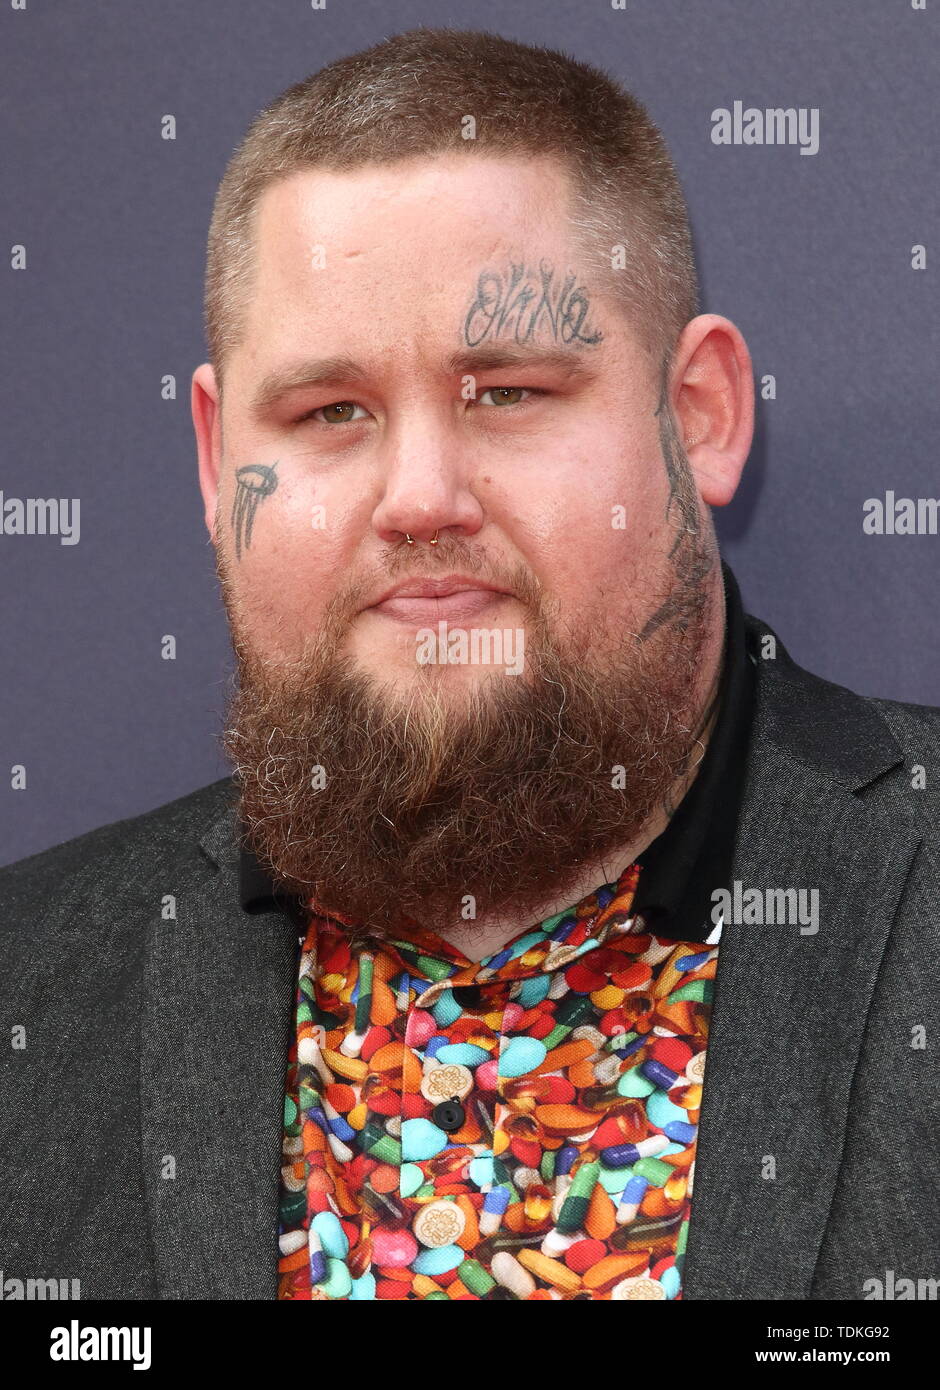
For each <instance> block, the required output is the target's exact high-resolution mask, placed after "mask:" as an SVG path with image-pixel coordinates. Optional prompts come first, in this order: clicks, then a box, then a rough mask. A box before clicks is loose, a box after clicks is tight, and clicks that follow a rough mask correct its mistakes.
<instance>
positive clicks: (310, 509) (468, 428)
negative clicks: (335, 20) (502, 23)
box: [220, 159, 669, 690]
mask: <svg viewBox="0 0 940 1390" xmlns="http://www.w3.org/2000/svg"><path fill="white" fill-rule="evenodd" d="M566 196H567V195H566V181H565V178H564V175H563V173H562V172H561V171H560V170H559V169H558V168H557V166H556V165H554V164H553V163H550V162H544V163H537V162H526V163H523V162H520V161H516V160H506V161H496V160H492V159H460V160H453V159H449V160H443V159H442V160H439V161H433V162H430V163H415V164H414V165H413V166H408V165H402V166H399V167H396V168H389V167H375V168H370V169H368V170H364V171H358V172H355V173H350V174H329V173H305V174H300V175H295V176H293V177H291V178H290V179H288V180H287V181H285V182H283V183H281V184H279V185H277V186H275V187H274V188H272V189H270V190H269V191H268V193H267V194H266V196H265V197H264V199H263V201H262V204H261V208H260V214H259V221H258V231H257V244H258V274H257V282H256V284H255V286H254V289H253V293H252V296H251V300H250V308H249V311H248V318H247V325H246V332H245V338H244V343H243V345H242V346H241V347H240V349H239V350H238V351H236V352H235V353H234V355H233V357H232V360H231V363H230V366H229V370H228V376H227V379H226V389H225V403H224V411H223V431H224V444H225V466H224V471H223V475H222V484H221V490H220V493H221V495H220V502H221V508H222V519H223V522H225V521H228V520H229V518H230V517H231V515H232V512H233V507H235V508H239V507H240V508H241V510H242V511H243V512H244V515H243V517H242V519H241V528H240V532H241V534H240V538H239V537H237V536H236V535H234V534H232V533H231V530H230V529H229V528H226V526H225V525H223V527H222V534H221V542H222V544H223V546H224V547H225V549H226V552H227V554H228V556H229V560H230V562H231V563H230V573H231V576H232V583H233V586H234V593H235V596H236V597H237V600H238V602H239V605H240V608H241V612H242V617H243V621H244V623H245V625H246V632H247V633H248V635H249V636H250V640H251V642H252V644H253V646H254V647H255V648H256V650H257V651H258V652H265V653H268V654H270V655H272V656H281V657H283V656H290V655H292V654H296V652H297V651H298V649H299V647H300V645H301V643H302V642H303V640H304V638H305V637H306V636H307V635H308V634H309V633H310V632H311V631H313V630H315V629H316V628H317V627H318V625H319V624H320V622H321V621H322V619H323V617H324V614H325V612H326V610H327V607H328V606H329V605H330V604H331V602H333V601H335V600H337V599H339V598H341V597H342V596H343V595H344V594H345V593H347V592H349V591H350V590H351V589H352V588H354V587H355V589H356V591H357V592H356V595H355V597H353V596H352V594H350V602H349V603H348V604H347V605H345V607H344V615H345V617H346V618H347V620H348V621H347V626H346V630H345V632H344V634H343V637H342V642H341V649H342V650H343V651H344V652H346V653H348V654H350V655H352V656H353V657H354V658H355V662H356V665H357V667H358V668H359V669H360V670H363V671H367V672H369V673H371V674H373V675H376V676H381V677H382V678H383V679H385V680H388V681H390V682H393V683H394V684H395V686H396V687H397V688H398V689H399V690H405V689H408V688H409V687H411V686H412V685H413V684H414V681H415V675H416V661H415V646H416V641H415V630H416V627H417V626H424V627H427V626H435V627H436V624H437V621H438V620H439V619H441V618H443V619H446V620H447V621H448V622H449V623H450V624H451V625H453V624H455V623H462V624H463V625H464V626H469V625H470V624H471V623H473V624H475V625H477V626H491V627H500V628H503V627H517V626H520V625H523V626H524V624H525V622H526V620H527V617H529V616H531V615H527V613H526V611H525V610H524V608H523V607H522V606H521V605H520V603H519V601H518V600H517V599H515V598H513V596H512V595H511V594H509V595H504V596H502V597H500V596H499V595H496V594H493V595H492V597H491V598H490V599H489V600H488V601H487V600H486V599H485V597H481V598H479V600H478V601H477V603H476V604H475V605H474V604H473V603H472V601H471V602H468V603H466V604H463V605H462V604H460V603H459V601H457V600H451V601H450V603H449V604H448V603H447V602H446V601H441V600H437V601H434V600H430V601H427V602H426V603H425V605H424V610H422V611H419V610H418V607H417V606H416V605H415V604H412V605H411V612H412V613H413V614H414V615H415V617H414V621H412V620H411V617H410V616H409V615H408V614H406V613H405V612H404V608H405V605H404V603H403V602H400V603H399V604H398V605H397V609H398V610H401V611H395V609H396V606H395V605H387V606H386V607H379V608H375V607H365V608H364V609H363V611H361V612H360V611H359V608H360V605H361V604H371V603H372V602H373V600H374V599H376V598H378V597H379V596H380V593H381V592H382V591H384V590H386V589H387V588H389V587H390V586H391V585H393V584H395V583H398V582H401V581H403V580H406V579H410V578H424V577H427V576H432V575H437V576H443V575H447V574H452V573H455V572H465V570H466V569H467V567H468V566H467V564H466V561H468V560H472V561H473V562H475V563H476V564H478V565H479V566H480V567H481V570H482V576H483V577H484V578H485V579H486V580H487V581H488V582H490V583H495V584H497V585H499V586H500V587H503V588H508V587H510V584H509V581H510V580H511V578H512V576H513V575H515V574H516V572H517V571H518V570H519V569H520V568H521V569H522V570H523V571H524V572H525V573H526V574H527V575H528V576H529V577H530V578H531V580H532V581H533V582H534V583H535V584H537V585H538V586H540V588H541V590H542V592H543V594H544V595H545V597H546V599H547V600H549V601H551V602H552V603H553V604H554V605H556V606H557V612H558V617H559V619H560V620H561V621H562V622H570V623H573V624H574V625H575V630H576V631H578V632H583V631H584V630H585V629H586V627H587V626H589V625H590V624H591V623H592V622H595V621H598V620H600V619H601V618H604V619H606V620H607V621H608V622H610V623H612V625H613V626H614V628H615V629H621V630H623V629H626V630H627V631H636V632H638V631H640V629H641V628H642V626H643V624H644V622H645V621H646V619H647V618H648V617H649V615H650V613H651V611H652V609H653V607H654V606H655V605H656V602H657V599H658V597H659V596H660V594H661V590H662V585H663V580H664V546H663V539H662V538H663V533H664V531H665V530H666V529H668V526H669V522H668V520H667V517H666V503H667V497H668V479H667V475H666V470H665V469H664V467H663V464H662V458H661V451H660V440H659V431H658V421H657V418H656V416H655V414H654V412H655V410H656V406H657V402H658V391H659V363H658V362H653V361H651V360H650V358H649V356H648V355H647V354H646V353H645V352H644V351H643V349H642V348H641V346H640V345H639V342H638V339H637V337H636V336H635V335H634V333H633V332H632V331H631V330H630V327H629V325H628V323H627V322H626V320H625V318H624V317H623V315H622V314H621V313H618V311H617V308H616V306H615V305H614V304H613V303H611V302H610V301H608V300H604V299H602V298H601V297H600V296H599V294H598V293H597V292H596V290H595V289H594V288H593V287H592V285H591V277H590V276H589V275H584V274H583V273H582V272H581V269H580V267H579V260H578V254H577V248H576V246H574V244H573V238H572V234H571V231H570V229H569V227H568V225H567V220H566V216H565V213H566V208H567V202H566ZM318 248H320V250H319V252H318ZM514 267H516V270H515V271H514V269H513V268H514ZM540 267H541V268H542V270H544V269H545V267H549V268H550V269H549V272H548V273H547V274H545V276H544V278H543V274H542V273H541V272H540ZM520 271H521V273H520ZM571 277H573V280H572V279H571ZM566 285H567V286H568V292H567V295H565V294H564V291H565V287H566ZM543 296H544V298H543ZM539 305H541V308H539ZM566 311H567V314H566ZM569 339H570V341H568V340H569ZM495 353H505V354H507V355H509V354H514V355H517V356H518V362H517V364H516V365H513V366H503V367H486V366H482V365H481V366H477V367H474V365H473V360H474V358H475V357H477V356H479V355H480V354H486V355H488V356H492V355H493V354H495ZM546 353H552V354H554V355H557V358H558V361H557V362H554V361H550V362H546V361H540V360H539V358H540V356H542V355H544V354H546ZM455 356H456V357H460V358H463V359H464V360H463V361H462V362H460V363H458V364H453V365H451V366H450V368H449V369H448V362H449V359H452V358H454V357H455ZM331 359H349V360H350V361H351V362H352V363H355V364H357V365H358V367H359V368H360V370H361V376H360V377H359V378H355V377H353V376H351V375H350V374H349V373H347V372H344V371H342V370H340V369H337V370H336V371H335V372H333V373H332V374H331V377H330V379H329V380H323V381H321V382H319V383H318V384H315V385H310V386H306V387H304V386H299V387H297V388H296V389H294V390H292V391H288V392H285V393H284V394H282V395H280V396H279V397H277V398H276V399H273V400H269V401H268V402H267V403H266V404H265V405H264V406H263V407H258V406H256V405H255V404H254V398H255V396H256V395H257V393H258V392H259V390H260V389H261V387H262V385H263V384H265V383H266V382H267V381H268V380H269V378H271V377H272V376H273V375H275V374H278V373H283V374H284V375H289V374H290V373H291V372H293V371H294V370H295V369H296V368H297V367H298V366H302V365H303V364H305V363H315V362H317V361H324V362H328V361H330V360H331ZM527 359H531V361H529V360H527ZM467 376H472V378H473V381H472V382H470V383H468V382H467V381H466V378H467ZM506 388H513V389H512V390H507V389H506ZM474 390H475V397H476V398H475V399H468V398H467V396H468V393H469V392H472V391H474ZM341 402H346V403H347V404H345V405H339V404H338V403H341ZM258 465H261V466H262V467H263V468H264V469H270V468H272V467H273V469H274V475H273V481H274V483H275V486H274V491H273V492H271V494H270V495H269V496H263V495H261V496H259V495H258V491H257V489H261V491H262V492H263V490H264V487H265V486H266V479H267V475H266V474H264V475H263V474H261V473H259V472H255V471H249V472H247V473H245V474H243V481H242V484H241V487H240V488H239V485H238V483H237V482H236V475H237V474H238V472H239V470H241V469H245V468H247V469H248V470H254V469H255V468H257V466H258ZM239 491H241V498H240V499H239V500H237V499H236V493H237V492H239ZM617 509H622V511H618V510H617ZM252 512H253V513H254V517H253V524H252V525H251V534H250V540H249V539H248V537H247V528H246V524H245V523H246V521H247V519H248V518H249V517H250V516H251V513H252ZM618 521H619V522H620V523H621V525H622V528H623V529H618V526H617V522H618ZM435 532H438V533H439V541H438V545H437V547H435V548H429V545H428V542H429V540H430V539H431V538H432V537H433V536H434V534H435ZM406 533H410V534H411V535H412V536H413V537H414V538H415V540H416V544H415V545H414V546H408V547H407V550H405V551H403V550H402V546H403V545H405V542H404V535H405V534H406ZM239 540H240V544H239V549H240V558H238V559H236V558H235V556H234V550H235V544H236V541H239ZM666 549H668V547H666ZM435 552H436V553H435ZM448 552H453V562H452V563H451V562H450V561H448V562H447V563H446V564H444V563H441V557H442V556H443V554H445V553H448ZM393 556H394V557H395V558H394V559H393V558H392V557H393ZM592 615H593V616H592ZM440 672H441V675H442V678H445V679H446V680H447V681H448V682H449V683H450V684H451V685H454V686H456V685H457V684H459V683H460V682H462V681H470V682H476V681H479V680H480V678H481V677H482V676H485V675H486V674H487V671H486V669H485V668H483V667H479V666H472V665H469V664H455V665H448V666H446V667H441V668H440Z"/></svg>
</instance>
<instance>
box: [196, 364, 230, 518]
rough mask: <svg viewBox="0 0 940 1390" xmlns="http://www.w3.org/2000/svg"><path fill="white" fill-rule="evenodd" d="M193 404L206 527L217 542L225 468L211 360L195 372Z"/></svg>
mask: <svg viewBox="0 0 940 1390" xmlns="http://www.w3.org/2000/svg"><path fill="white" fill-rule="evenodd" d="M191 404H192V412H193V428H194V429H195V431H196V450H197V453H198V455H199V490H200V492H201V493H202V500H203V503H204V504H205V518H206V528H207V530H208V532H209V537H210V539H211V541H212V543H213V545H214V544H215V542H216V534H215V518H216V506H217V503H218V498H219V475H220V471H221V467H222V405H221V399H220V395H219V388H218V383H217V382H216V379H215V371H214V370H213V368H212V365H211V363H209V362H203V364H202V366H200V367H197V368H196V370H195V371H194V372H193V382H192V391H191Z"/></svg>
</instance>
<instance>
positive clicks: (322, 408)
mask: <svg viewBox="0 0 940 1390" xmlns="http://www.w3.org/2000/svg"><path fill="white" fill-rule="evenodd" d="M355 410H359V411H361V412H362V414H361V415H354V414H352V412H353V411H355ZM336 412H340V413H339V414H337V413H336ZM366 414H367V412H366V411H365V410H363V409H362V406H361V405H357V404H356V402H355V401H334V402H332V404H330V405H318V406H317V408H316V410H308V411H307V413H306V415H301V417H300V419H299V420H298V421H297V423H298V425H299V424H302V423H303V421H304V420H316V421H317V424H318V425H345V424H347V423H348V422H350V421H352V420H361V419H363V418H364V417H365V415H366ZM321 416H325V417H326V418H325V419H321V418H319V417H321Z"/></svg>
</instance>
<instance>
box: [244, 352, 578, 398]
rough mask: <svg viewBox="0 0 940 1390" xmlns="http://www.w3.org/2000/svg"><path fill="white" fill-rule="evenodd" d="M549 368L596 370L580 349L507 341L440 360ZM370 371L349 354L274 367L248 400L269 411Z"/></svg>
mask: <svg viewBox="0 0 940 1390" xmlns="http://www.w3.org/2000/svg"><path fill="white" fill-rule="evenodd" d="M523 368H543V369H544V368H548V369H549V370H551V371H556V372H560V373H561V374H562V375H563V376H564V377H565V379H566V380H569V381H592V380H594V378H595V377H596V375H597V373H596V370H595V369H594V368H593V367H592V366H590V365H589V363H588V362H587V361H586V360H585V358H584V357H583V356H582V354H581V352H580V351H577V350H574V349H571V348H564V347H530V348H528V347H524V346H521V345H519V346H514V345H510V344H504V345H501V346H498V345H495V344H494V345H488V346H486V347H478V348H465V349H461V350H460V351H458V352H453V353H451V355H450V356H449V357H448V358H446V359H445V360H444V362H443V363H442V370H443V371H444V372H445V374H446V375H448V376H467V375H469V376H472V375H473V374H474V373H476V372H486V371H502V370H504V369H506V370H521V369H523ZM368 378H369V372H368V371H367V370H366V368H365V367H363V366H362V365H361V364H360V363H358V362H356V361H354V360H353V358H351V357H317V358H310V359H307V360H304V361H300V362H295V363H292V364H290V365H288V366H286V367H279V368H276V369H275V370H274V371H272V372H269V373H268V374H267V376H265V377H264V378H263V379H262V381H261V384H260V385H259V387H258V388H257V390H256V391H255V393H254V395H253V396H252V400H251V408H252V410H253V411H254V412H255V413H256V414H259V415H260V414H264V412H265V411H267V410H270V409H271V407H272V406H274V405H275V404H276V403H277V402H278V401H279V400H280V399H281V397H282V396H286V395H287V394H288V392H290V391H297V390H300V389H301V388H302V387H307V388H309V387H312V386H329V385H331V384H332V383H334V382H335V383H336V384H337V385H340V384H346V383H349V382H363V381H367V380H368Z"/></svg>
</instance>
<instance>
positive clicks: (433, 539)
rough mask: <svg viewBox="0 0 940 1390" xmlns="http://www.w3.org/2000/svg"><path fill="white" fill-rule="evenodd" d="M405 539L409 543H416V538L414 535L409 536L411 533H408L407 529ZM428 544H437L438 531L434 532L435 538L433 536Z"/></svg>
mask: <svg viewBox="0 0 940 1390" xmlns="http://www.w3.org/2000/svg"><path fill="white" fill-rule="evenodd" d="M405 540H406V541H407V542H408V544H409V545H414V543H415V538H414V536H409V534H408V532H407V531H406V532H405ZM428 545H437V532H436V531H435V532H434V536H433V538H432V539H431V540H429V541H428Z"/></svg>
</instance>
